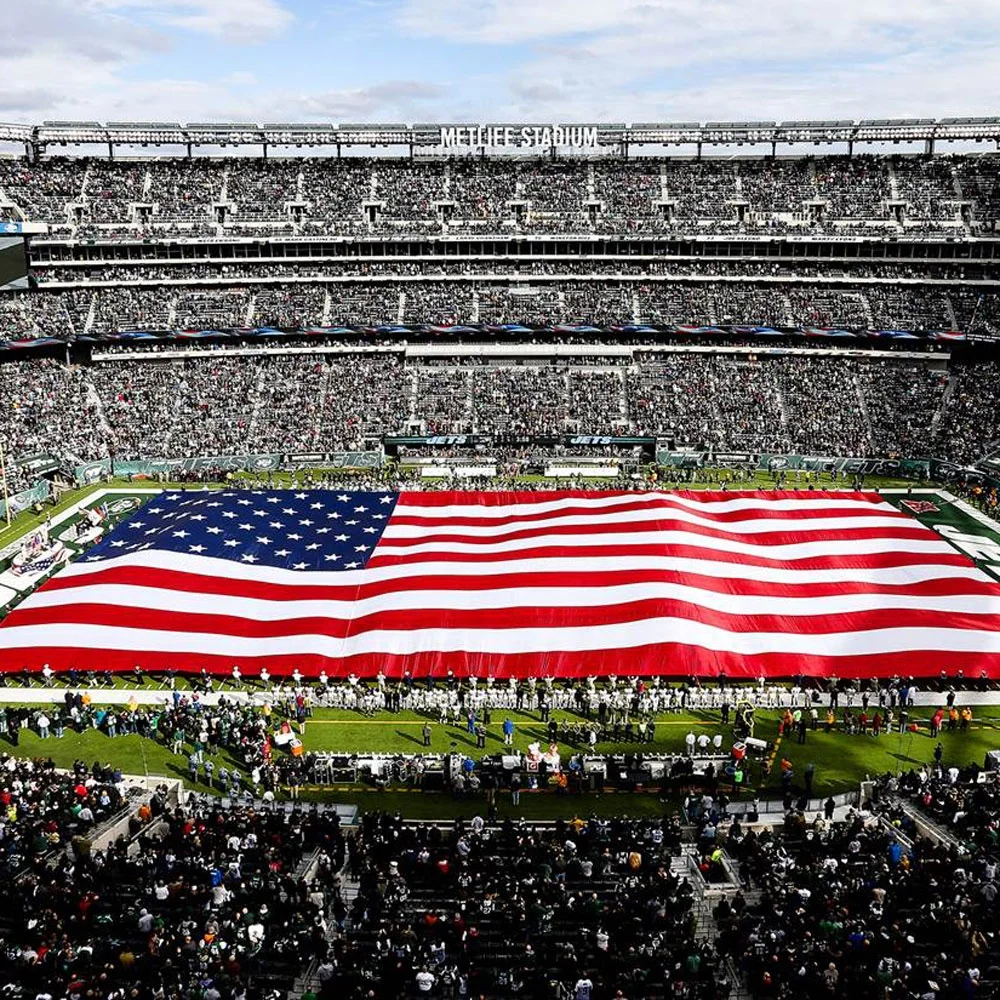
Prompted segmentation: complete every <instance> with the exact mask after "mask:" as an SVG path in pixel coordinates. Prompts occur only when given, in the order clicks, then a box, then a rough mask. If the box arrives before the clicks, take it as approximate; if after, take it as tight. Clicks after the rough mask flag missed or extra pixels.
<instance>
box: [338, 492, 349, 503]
mask: <svg viewBox="0 0 1000 1000" xmlns="http://www.w3.org/2000/svg"><path fill="white" fill-rule="evenodd" d="M337 499H338V500H341V501H343V502H344V503H347V501H348V500H350V499H351V498H350V497H349V496H348V495H347V494H346V493H341V494H340V496H338V497H337Z"/></svg>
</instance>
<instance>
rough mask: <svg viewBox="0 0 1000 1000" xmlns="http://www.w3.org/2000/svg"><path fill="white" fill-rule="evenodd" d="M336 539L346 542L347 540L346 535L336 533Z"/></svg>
mask: <svg viewBox="0 0 1000 1000" xmlns="http://www.w3.org/2000/svg"><path fill="white" fill-rule="evenodd" d="M337 541H338V542H346V541H347V535H337Z"/></svg>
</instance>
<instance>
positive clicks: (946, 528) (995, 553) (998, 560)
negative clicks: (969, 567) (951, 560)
mask: <svg viewBox="0 0 1000 1000" xmlns="http://www.w3.org/2000/svg"><path fill="white" fill-rule="evenodd" d="M934 530H935V531H936V532H938V534H940V535H943V536H944V537H945V538H947V539H948V541H949V542H951V544H952V545H954V546H955V547H956V548H958V549H961V551H962V552H964V553H965V554H966V555H967V556H968V557H969V558H970V559H972V560H974V561H975V562H977V563H979V564H980V565H982V564H984V563H985V564H986V565H985V566H983V568H984V569H987V570H989V571H990V573H992V574H993V575H994V576H996V577H1000V542H998V541H996V540H995V539H993V538H988V537H985V536H983V535H970V534H968V533H966V532H964V531H959V530H958V528H956V527H955V526H954V525H951V524H935V525H934Z"/></svg>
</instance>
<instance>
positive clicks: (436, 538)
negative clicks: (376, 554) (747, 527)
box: [376, 517, 947, 551]
mask: <svg viewBox="0 0 1000 1000" xmlns="http://www.w3.org/2000/svg"><path fill="white" fill-rule="evenodd" d="M654 531H656V532H659V531H676V532H679V533H682V534H685V535H694V536H702V537H706V538H718V539H724V540H726V541H731V542H741V543H743V544H745V545H759V546H761V547H766V546H769V545H796V544H805V543H808V542H851V541H858V542H863V541H868V540H869V539H874V538H896V539H912V540H914V541H922V542H929V541H937V542H940V544H941V547H942V548H947V544H946V543H945V542H941V541H940V537H939V536H938V535H936V534H934V532H932V531H931V530H930V529H929V528H925V527H923V526H922V525H919V524H912V523H911V524H910V525H901V526H900V527H898V528H849V529H845V528H835V529H832V530H831V529H820V530H817V531H807V532H803V531H760V532H755V533H754V534H746V535H744V534H741V533H740V532H737V531H720V530H719V529H717V528H710V527H707V526H706V525H703V524H689V523H688V522H687V521H675V520H672V519H666V520H657V519H656V518H655V517H653V518H651V519H650V520H648V521H636V522H628V523H622V524H615V523H611V524H605V523H602V522H601V521H595V522H593V523H592V524H584V525H574V524H556V525H550V526H548V527H540V528H522V529H520V530H518V531H511V532H506V533H504V534H503V535H463V534H458V533H454V532H447V531H428V532H427V533H426V534H423V535H419V536H416V537H413V538H400V537H397V536H395V535H389V536H385V535H383V537H382V540H381V541H380V543H379V548H384V547H385V546H387V545H389V546H392V547H393V548H397V547H398V548H409V547H412V546H416V545H447V544H450V543H453V542H459V543H463V544H465V545H478V546H480V547H481V548H487V547H489V546H496V545H500V544H502V543H504V542H512V541H516V540H518V539H524V538H556V537H558V536H560V535H593V536H595V538H596V537H597V536H601V537H602V539H603V542H604V544H607V542H608V539H607V538H603V536H607V535H614V536H616V537H617V538H620V539H623V540H627V539H628V538H629V536H630V535H632V534H634V533H635V532H654ZM671 544H672V543H671ZM376 551H378V550H377V549H376Z"/></svg>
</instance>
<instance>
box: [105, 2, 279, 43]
mask: <svg viewBox="0 0 1000 1000" xmlns="http://www.w3.org/2000/svg"><path fill="white" fill-rule="evenodd" d="M87 2H88V3H89V4H90V6H91V7H92V8H94V9H97V10H105V11H113V12H116V13H121V14H139V15H141V16H143V17H147V18H148V19H149V20H150V21H152V22H153V23H154V24H161V25H167V26H170V27H174V28H180V29H182V30H184V31H194V32H199V33H203V34H207V35H214V36H217V37H219V38H222V39H225V40H226V41H229V42H238V43H257V42H264V41H267V40H268V39H270V38H273V37H274V36H275V35H277V34H279V33H280V32H281V31H283V30H284V29H285V28H287V27H288V25H289V24H290V23H291V22H292V20H293V16H292V13H291V11H289V10H288V9H286V8H285V7H283V6H282V5H281V4H280V3H279V2H278V0H87Z"/></svg>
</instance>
